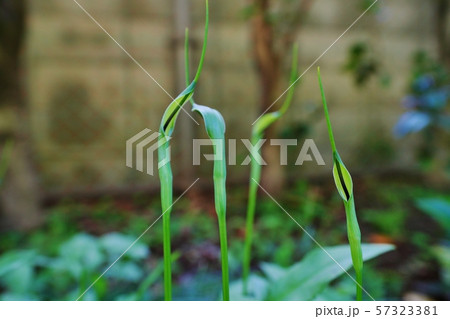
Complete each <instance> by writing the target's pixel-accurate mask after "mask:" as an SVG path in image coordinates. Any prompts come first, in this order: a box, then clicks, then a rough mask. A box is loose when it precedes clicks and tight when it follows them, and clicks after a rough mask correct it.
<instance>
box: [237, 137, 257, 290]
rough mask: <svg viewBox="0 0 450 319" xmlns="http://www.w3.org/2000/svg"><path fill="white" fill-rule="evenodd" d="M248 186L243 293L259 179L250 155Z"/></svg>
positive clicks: (247, 272) (245, 283)
mask: <svg viewBox="0 0 450 319" xmlns="http://www.w3.org/2000/svg"><path fill="white" fill-rule="evenodd" d="M260 138H261V137H260V136H259V135H254V136H253V137H252V145H255V144H256V143H257V141H259V140H260ZM250 165H251V167H250V182H249V183H250V187H249V190H248V203H247V221H246V225H245V246H244V263H243V265H242V280H243V293H244V294H248V277H249V275H250V263H251V250H252V242H253V223H254V220H255V209H256V196H257V192H258V183H259V181H260V179H261V165H259V164H258V163H257V162H256V160H255V159H254V158H253V157H251V162H250Z"/></svg>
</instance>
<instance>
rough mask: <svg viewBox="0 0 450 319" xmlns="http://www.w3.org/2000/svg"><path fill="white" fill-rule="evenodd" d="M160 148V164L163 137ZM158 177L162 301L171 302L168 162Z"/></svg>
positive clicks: (170, 180)
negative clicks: (161, 233) (161, 230)
mask: <svg viewBox="0 0 450 319" xmlns="http://www.w3.org/2000/svg"><path fill="white" fill-rule="evenodd" d="M159 142H160V146H159V148H158V162H161V161H162V160H163V159H164V158H165V156H167V154H168V153H167V150H168V148H169V142H168V141H167V140H166V139H165V137H164V136H160V138H159ZM159 177H160V180H161V208H162V212H163V251H164V299H165V300H167V301H169V300H172V267H171V263H172V258H171V246H170V213H171V211H172V200H173V198H172V196H173V194H172V192H173V190H172V184H173V176H172V169H171V167H170V162H167V163H166V164H164V165H163V166H161V167H160V168H159Z"/></svg>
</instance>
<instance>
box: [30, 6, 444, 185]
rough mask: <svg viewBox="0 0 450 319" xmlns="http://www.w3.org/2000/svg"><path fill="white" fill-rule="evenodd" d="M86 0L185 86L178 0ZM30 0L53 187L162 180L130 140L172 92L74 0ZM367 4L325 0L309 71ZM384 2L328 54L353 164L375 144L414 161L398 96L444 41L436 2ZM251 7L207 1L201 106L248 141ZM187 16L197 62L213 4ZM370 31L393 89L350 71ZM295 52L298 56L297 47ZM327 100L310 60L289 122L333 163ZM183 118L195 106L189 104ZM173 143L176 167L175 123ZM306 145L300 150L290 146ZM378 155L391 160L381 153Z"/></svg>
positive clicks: (41, 145) (307, 43)
mask: <svg viewBox="0 0 450 319" xmlns="http://www.w3.org/2000/svg"><path fill="white" fill-rule="evenodd" d="M78 2H79V3H80V4H81V5H82V6H83V7H84V8H85V9H86V10H87V11H88V12H89V13H90V14H91V15H92V16H93V17H94V18H95V19H96V20H97V21H98V22H99V23H100V24H101V25H102V26H103V27H104V28H105V29H106V30H107V31H108V32H110V34H111V35H112V36H113V37H114V38H115V39H116V40H117V41H118V42H119V43H120V44H121V45H122V46H123V47H124V48H126V50H127V51H128V52H129V53H130V54H131V55H132V56H133V57H134V58H135V59H136V60H137V61H139V63H140V64H141V65H142V67H143V68H145V69H146V70H147V71H148V72H149V73H150V74H151V75H152V76H153V77H154V78H155V79H156V80H157V81H158V82H159V83H160V85H161V86H162V87H164V88H165V89H166V90H167V92H169V93H170V94H171V95H172V96H175V95H176V94H177V93H176V84H175V83H176V71H175V69H174V54H173V51H174V45H176V43H177V41H176V40H177V39H175V38H174V24H173V17H174V12H173V3H172V1H161V0H95V1H88V0H78ZM28 3H29V6H30V10H29V11H30V14H29V21H28V27H29V32H28V36H27V54H26V66H27V75H28V82H27V87H28V103H29V105H30V109H31V114H30V120H31V122H30V123H31V129H32V136H33V145H34V149H33V151H34V154H35V156H36V160H37V165H38V168H39V171H40V173H41V177H42V181H43V185H44V186H45V188H46V189H50V190H51V189H68V190H71V189H76V188H86V187H94V188H95V187H109V186H120V187H122V186H130V185H138V184H157V182H158V180H157V177H156V176H155V177H150V176H148V175H146V174H144V173H140V172H137V171H135V170H133V169H131V168H128V167H126V166H125V141H126V140H127V139H128V138H130V137H131V136H133V135H134V134H136V133H138V132H139V131H141V130H142V129H144V128H149V129H151V130H154V131H156V130H157V129H158V125H159V121H160V118H161V116H162V113H163V111H164V109H165V107H166V106H167V105H168V103H170V98H169V97H168V96H167V95H166V94H165V93H164V92H163V90H162V89H161V88H160V87H158V85H156V84H155V83H154V82H153V80H152V79H150V78H149V77H148V76H147V75H146V74H145V73H144V71H143V70H141V69H140V68H139V67H138V66H137V65H136V64H135V63H134V62H133V61H132V60H131V59H130V58H129V57H128V56H127V55H126V54H125V53H124V52H123V51H122V50H121V49H120V48H119V47H118V46H117V44H116V43H114V42H113V41H112V40H111V39H110V38H109V37H108V36H107V35H106V34H105V33H104V32H103V31H102V30H101V29H100V28H99V26H97V25H96V24H95V23H94V22H93V21H92V20H91V19H90V18H89V17H88V16H87V15H86V14H85V13H84V12H83V11H82V10H81V9H80V8H79V7H78V6H77V5H76V3H75V2H74V1H73V0H45V1H43V0H39V1H35V0H29V2H28ZM344 3H345V4H344ZM360 3H361V1H360V0H351V1H345V2H344V1H340V0H316V2H315V4H314V5H313V7H312V11H311V12H310V15H309V17H308V20H307V23H306V24H305V26H304V27H303V28H302V29H301V31H300V33H299V35H298V43H299V45H300V70H301V71H303V70H305V69H306V68H307V67H309V66H310V64H311V63H312V62H313V61H314V60H315V59H316V58H317V57H318V56H319V55H320V54H321V53H322V52H323V51H324V50H325V49H326V48H327V47H328V46H329V45H330V44H331V43H332V42H333V41H334V40H335V39H336V38H337V37H338V36H340V34H341V33H342V32H343V31H344V30H345V29H346V28H347V27H348V26H349V25H350V24H351V23H352V22H353V21H354V20H355V19H356V17H358V15H359V14H360V13H361V5H360ZM380 3H381V11H380V12H379V14H377V15H371V14H368V15H366V16H365V17H363V18H362V19H361V21H359V22H358V23H357V24H356V25H355V26H354V27H353V28H352V29H351V30H350V31H349V32H348V33H347V34H346V35H344V36H343V37H342V38H341V39H340V40H339V41H338V42H337V43H336V44H335V45H334V46H333V47H332V48H331V49H330V50H329V52H328V53H327V54H326V55H325V56H323V57H322V59H321V60H320V61H319V65H320V66H321V70H322V75H323V78H324V85H325V87H326V91H327V96H328V102H329V107H330V112H331V117H332V121H333V126H334V128H335V135H336V138H337V143H338V146H339V148H340V153H341V155H342V157H344V158H345V159H346V162H348V163H351V164H352V165H353V166H354V167H355V169H357V168H361V169H362V168H365V167H366V166H369V167H370V165H371V158H372V157H376V156H377V151H375V152H373V145H372V144H371V143H373V144H374V145H375V146H377V147H380V145H381V148H382V149H383V146H385V145H387V146H388V147H389V148H390V149H391V151H389V152H390V153H389V156H386V163H384V164H386V167H404V166H405V164H404V163H405V161H409V162H411V161H412V157H411V147H410V146H411V145H412V144H411V143H413V139H407V140H406V141H405V140H403V141H396V140H395V139H394V138H393V137H392V133H391V132H392V126H393V125H394V124H395V122H396V120H397V118H398V116H399V114H401V112H402V108H401V107H400V100H401V97H402V95H404V92H405V88H406V83H407V80H408V78H409V70H410V62H411V55H412V53H413V52H414V51H416V50H417V49H425V50H428V51H431V52H432V53H433V52H435V50H436V48H435V39H434V35H433V23H432V20H433V15H432V7H431V4H430V2H429V1H420V0H396V1H380ZM245 7H246V2H243V1H237V0H233V1H231V0H229V1H224V0H222V1H216V0H211V1H210V12H211V16H210V20H211V24H210V34H209V43H208V51H207V55H206V61H205V67H204V71H203V74H202V76H201V81H200V86H199V87H198V90H197V93H196V99H197V101H198V102H199V103H201V104H205V105H210V106H213V107H216V108H218V109H219V110H220V111H221V112H222V114H223V116H224V118H225V120H226V122H227V137H229V138H239V139H240V138H246V137H248V136H249V134H250V131H251V123H252V122H253V121H254V120H255V119H256V118H257V117H258V104H257V103H258V87H257V79H256V73H255V72H254V69H253V64H252V55H251V43H250V34H249V31H250V30H249V23H248V21H246V20H245V18H244V15H243V11H244V8H245ZM189 14H190V20H191V21H192V23H191V39H192V50H191V51H192V54H191V60H192V65H196V64H197V61H198V55H199V50H200V49H201V44H202V36H203V23H204V1H203V0H192V1H191V10H190V13H189ZM361 40H366V41H368V43H370V44H371V45H372V46H373V47H374V48H375V51H376V52H375V54H376V55H377V56H378V57H379V60H380V61H381V62H382V68H383V71H386V73H388V74H389V75H390V77H391V83H390V85H389V86H388V87H387V88H383V87H382V86H381V85H379V83H378V82H377V81H371V83H369V85H368V86H367V87H365V88H357V87H355V85H354V84H353V80H352V78H351V76H350V75H349V74H347V73H344V72H343V71H342V67H343V64H344V63H345V60H346V54H347V50H348V47H349V45H351V44H352V43H354V42H355V41H361ZM286 57H287V61H289V59H290V52H287V53H286ZM287 72H288V70H286V73H287ZM282 87H283V88H284V87H285V84H283V85H282ZM280 93H281V91H280ZM319 103H320V95H319V90H318V85H317V78H316V72H315V67H313V68H311V69H310V70H309V71H308V72H307V73H306V74H305V75H304V76H303V78H302V79H301V84H300V86H299V87H298V89H297V93H296V97H295V101H294V104H293V106H292V108H291V109H290V111H289V114H287V116H286V117H285V119H284V120H283V122H282V124H283V125H281V126H289V127H294V126H295V125H297V126H299V125H298V123H303V124H302V125H303V126H305V125H306V126H307V127H308V131H307V134H306V135H305V136H304V137H308V138H313V139H314V140H315V141H316V143H317V146H318V147H319V150H320V151H321V153H322V155H323V156H324V159H325V161H326V163H327V164H330V150H329V144H328V140H327V135H326V126H325V122H324V120H323V116H322V113H320V112H321V109H320V104H319ZM187 109H188V110H189V108H187ZM180 117H186V115H185V114H183V113H181V115H180ZM199 122H200V120H199ZM200 124H202V123H201V122H200ZM193 125H194V127H195V129H194V136H196V137H203V138H205V137H206V136H205V134H204V133H203V132H202V131H203V127H197V126H196V125H195V124H194V123H193ZM281 131H283V130H282V128H281V127H280V132H281ZM368 140H369V141H370V142H368ZM173 142H174V146H173V148H172V155H173V157H174V158H175V160H174V165H173V166H174V174H175V175H177V174H178V173H179V172H178V171H177V163H178V162H179V161H180V158H179V153H178V152H177V143H182V142H186V141H183V134H181V133H180V132H178V131H176V133H175V138H174V141H173ZM299 148H300V147H298V148H297V149H295V150H294V148H293V152H294V153H295V152H298V151H299ZM238 150H239V153H240V158H243V157H245V152H244V148H243V147H242V146H239V147H238ZM371 151H372V153H371ZM391 153H392V154H391ZM383 156H384V155H382V156H381V157H383ZM388 157H389V158H388ZM294 160H295V159H294ZM373 160H374V161H375V160H378V161H380V160H381V161H383V158H381V159H373ZM374 163H375V162H374ZM210 168H211V167H210V166H209V165H204V166H202V168H201V169H198V170H197V171H196V172H195V174H194V175H197V173H198V174H200V175H203V176H204V175H205V174H207V171H208V170H209V169H210ZM291 169H292V170H293V171H294V170H295V172H300V173H301V174H303V173H304V174H314V173H317V172H321V171H322V172H323V171H324V169H329V167H326V168H324V167H319V168H318V167H317V166H316V165H313V164H306V165H304V166H303V167H301V168H293V167H291ZM247 170H248V167H238V166H235V167H233V168H230V174H229V175H230V178H242V177H243V176H244V175H243V174H246V173H247Z"/></svg>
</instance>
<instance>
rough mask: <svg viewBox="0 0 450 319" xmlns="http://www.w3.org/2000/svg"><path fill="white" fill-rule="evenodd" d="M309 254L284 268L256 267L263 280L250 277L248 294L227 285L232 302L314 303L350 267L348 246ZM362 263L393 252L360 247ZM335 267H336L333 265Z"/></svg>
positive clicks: (239, 284) (374, 246)
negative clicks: (312, 301)
mask: <svg viewBox="0 0 450 319" xmlns="http://www.w3.org/2000/svg"><path fill="white" fill-rule="evenodd" d="M323 249H324V250H325V251H326V252H328V254H330V255H331V256H333V258H334V260H335V261H336V262H335V261H334V260H333V259H331V258H330V257H329V256H328V254H326V253H325V252H324V251H323V250H322V249H319V248H317V249H314V250H312V251H310V252H309V253H308V254H307V255H306V256H305V257H304V258H303V259H302V260H301V261H300V262H298V263H295V264H294V265H292V266H290V267H288V268H284V267H280V266H279V265H277V264H272V263H263V264H261V265H260V268H261V271H262V273H263V276H260V275H257V274H251V275H250V276H249V278H248V280H249V282H250V284H249V290H248V291H247V293H246V294H243V293H242V291H243V281H242V280H239V281H236V282H233V283H232V284H231V285H230V293H231V299H232V300H314V299H315V298H318V297H319V296H320V294H321V293H323V292H324V291H325V290H326V288H327V287H329V285H330V283H331V282H332V281H333V280H335V279H337V278H338V277H340V276H341V275H342V274H344V273H345V272H346V271H347V270H348V269H349V268H350V267H351V265H352V256H351V254H350V253H349V246H348V245H342V246H333V247H323ZM362 249H363V251H364V260H370V259H372V258H375V257H377V256H379V255H381V254H384V253H386V252H388V251H391V250H392V249H394V246H392V245H387V244H363V245H362ZM337 263H339V265H340V266H342V268H341V267H340V266H339V265H338V264H337Z"/></svg>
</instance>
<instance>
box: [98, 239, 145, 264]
mask: <svg viewBox="0 0 450 319" xmlns="http://www.w3.org/2000/svg"><path fill="white" fill-rule="evenodd" d="M135 240H136V238H135V237H133V236H128V235H124V234H120V233H109V234H106V235H103V236H102V237H101V238H100V245H101V247H102V248H103V249H105V251H106V253H107V255H108V257H109V260H110V261H114V260H115V259H116V258H117V257H119V256H120V255H121V254H123V253H124V252H125V251H126V250H127V249H128V247H130V246H131V245H132V244H133V242H134V241H135ZM148 255H149V250H148V248H147V247H146V245H145V244H143V243H140V242H136V243H134V245H133V246H132V247H131V248H130V249H129V250H128V251H127V252H126V254H125V255H124V258H125V257H128V258H130V259H136V260H138V259H145V258H146V257H148Z"/></svg>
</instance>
